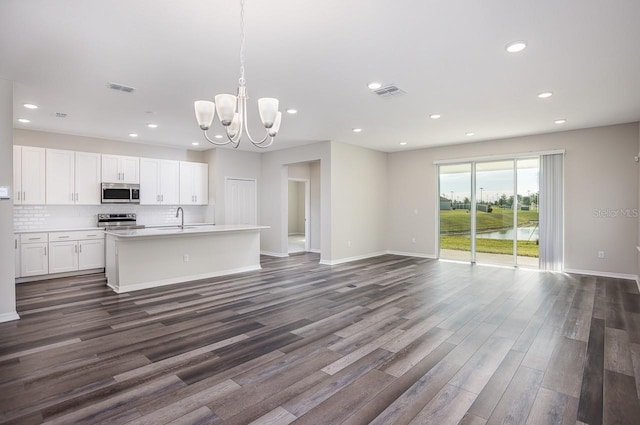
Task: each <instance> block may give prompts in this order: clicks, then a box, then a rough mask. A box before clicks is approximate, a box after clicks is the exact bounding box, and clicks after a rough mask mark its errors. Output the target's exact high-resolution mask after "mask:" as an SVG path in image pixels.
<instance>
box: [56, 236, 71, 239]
mask: <svg viewBox="0 0 640 425" xmlns="http://www.w3.org/2000/svg"><path fill="white" fill-rule="evenodd" d="M58 237H59V238H60V239H69V236H58Z"/></svg>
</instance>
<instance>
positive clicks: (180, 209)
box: [176, 207, 184, 229]
mask: <svg viewBox="0 0 640 425" xmlns="http://www.w3.org/2000/svg"><path fill="white" fill-rule="evenodd" d="M180 212H182V216H181V217H182V222H181V223H180V228H181V229H184V210H183V209H182V207H178V209H177V210H176V218H178V215H180Z"/></svg>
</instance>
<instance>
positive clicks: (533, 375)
mask: <svg viewBox="0 0 640 425" xmlns="http://www.w3.org/2000/svg"><path fill="white" fill-rule="evenodd" d="M542 378H543V373H542V372H541V371H539V370H536V369H532V368H528V367H525V366H520V367H519V368H518V370H517V372H516V373H515V375H514V376H513V380H512V381H511V383H510V384H509V386H508V387H507V389H506V391H505V393H504V395H503V396H502V398H501V399H500V402H499V403H498V405H497V406H496V408H495V409H494V411H493V413H492V414H491V416H490V417H489V420H488V421H487V424H488V425H493V424H503V423H511V424H525V423H526V421H527V418H528V417H529V412H530V411H531V407H532V406H533V403H534V401H535V398H536V395H537V393H538V389H539V388H540V384H541V383H542Z"/></svg>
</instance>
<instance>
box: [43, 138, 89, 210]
mask: <svg viewBox="0 0 640 425" xmlns="http://www.w3.org/2000/svg"><path fill="white" fill-rule="evenodd" d="M46 158H47V160H46V168H47V172H46V182H47V185H46V186H47V190H46V192H47V204H57V205H70V204H84V205H99V204H100V154H96V153H88V152H73V151H66V150H58V149H47V154H46Z"/></svg>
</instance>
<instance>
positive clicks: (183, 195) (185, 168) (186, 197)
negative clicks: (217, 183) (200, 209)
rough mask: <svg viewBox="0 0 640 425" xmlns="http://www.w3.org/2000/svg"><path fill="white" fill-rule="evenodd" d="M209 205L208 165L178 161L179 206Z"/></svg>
mask: <svg viewBox="0 0 640 425" xmlns="http://www.w3.org/2000/svg"><path fill="white" fill-rule="evenodd" d="M208 203H209V165H208V164H202V163H199V162H184V161H180V204H182V205H207V204H208Z"/></svg>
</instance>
